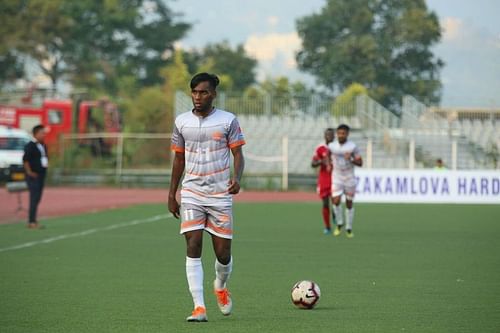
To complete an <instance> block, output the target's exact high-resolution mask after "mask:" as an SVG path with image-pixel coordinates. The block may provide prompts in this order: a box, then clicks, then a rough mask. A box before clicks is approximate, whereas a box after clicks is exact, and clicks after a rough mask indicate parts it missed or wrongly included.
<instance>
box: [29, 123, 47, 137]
mask: <svg viewBox="0 0 500 333" xmlns="http://www.w3.org/2000/svg"><path fill="white" fill-rule="evenodd" d="M44 128H45V127H44V126H43V125H36V126H35V127H33V129H32V130H31V131H32V132H33V135H36V134H37V133H38V132H40V131H41V130H43V129H44Z"/></svg>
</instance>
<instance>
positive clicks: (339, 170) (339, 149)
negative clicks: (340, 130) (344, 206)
mask: <svg viewBox="0 0 500 333" xmlns="http://www.w3.org/2000/svg"><path fill="white" fill-rule="evenodd" d="M328 149H330V154H331V158H332V163H333V173H332V176H333V179H335V181H337V180H338V181H342V180H345V179H349V178H354V164H353V163H352V162H351V161H350V160H347V159H346V158H345V157H344V154H345V153H351V156H352V157H357V156H359V149H358V147H357V146H356V144H355V143H354V142H352V141H349V140H347V141H346V142H344V144H342V145H341V144H340V143H339V142H338V140H335V141H333V142H332V143H330V144H329V145H328Z"/></svg>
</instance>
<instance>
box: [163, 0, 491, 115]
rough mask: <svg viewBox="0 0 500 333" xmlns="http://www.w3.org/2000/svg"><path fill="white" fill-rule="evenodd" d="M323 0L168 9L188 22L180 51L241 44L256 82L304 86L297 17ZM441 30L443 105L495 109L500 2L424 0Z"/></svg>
mask: <svg viewBox="0 0 500 333" xmlns="http://www.w3.org/2000/svg"><path fill="white" fill-rule="evenodd" d="M325 3H326V1H325V0H288V1H282V0H238V1H235V0H214V1H210V2H208V1H207V2H206V1H199V0H176V1H171V2H169V5H170V7H171V8H172V9H173V10H174V11H176V12H179V13H183V14H184V16H183V17H182V20H184V21H188V22H190V23H192V24H193V27H192V29H191V30H190V31H189V33H188V35H187V36H186V38H184V39H182V40H181V41H180V43H179V44H180V46H181V47H182V48H193V47H195V48H200V47H203V46H204V45H206V44H207V43H209V42H210V43H214V42H220V41H222V40H227V41H229V42H230V43H231V44H232V45H237V44H243V45H244V46H245V49H246V51H247V52H248V53H249V54H250V55H252V56H253V57H255V58H256V59H257V60H258V61H259V67H258V79H263V78H265V77H276V76H280V75H284V76H288V77H290V78H292V79H300V80H303V81H306V82H308V83H310V84H313V83H314V79H313V78H312V77H311V76H309V75H306V74H303V73H301V72H299V71H298V70H297V68H296V63H295V52H296V51H297V50H298V48H299V47H300V39H299V38H298V36H297V33H296V30H295V22H296V20H297V18H300V17H302V16H305V15H309V14H311V13H314V12H318V11H319V10H320V9H321V8H322V7H323V6H324V4H325ZM427 4H428V6H429V8H430V9H431V10H433V11H435V12H436V13H437V15H438V17H439V19H440V22H441V26H442V28H443V38H442V40H441V43H440V44H439V45H437V46H436V47H435V53H436V55H437V56H439V57H440V58H441V59H442V60H444V62H445V63H446V65H445V67H444V69H443V70H442V72H441V79H442V82H443V86H444V89H443V99H442V105H444V106H481V107H492V106H496V107H499V106H500V19H499V16H498V15H499V14H500V1H499V0H475V1H471V0H427Z"/></svg>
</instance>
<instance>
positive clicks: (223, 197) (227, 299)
mask: <svg viewBox="0 0 500 333" xmlns="http://www.w3.org/2000/svg"><path fill="white" fill-rule="evenodd" d="M218 84H219V79H218V78H217V76H215V75H213V74H208V73H200V74H197V75H195V76H194V77H193V78H192V79H191V84H190V86H191V98H192V100H193V105H194V108H193V109H192V110H191V111H188V112H186V113H183V114H181V115H179V116H178V117H177V118H176V119H175V126H174V132H173V135H172V150H173V151H174V152H175V157H174V162H173V166H172V177H171V182H170V192H169V195H168V209H169V211H170V212H171V213H172V214H173V215H174V216H175V217H176V218H179V217H181V226H180V227H181V228H180V229H181V234H184V236H185V238H186V247H187V251H186V252H187V253H186V276H187V280H188V285H189V291H190V292H191V296H192V298H193V303H194V311H193V312H192V313H191V315H190V316H188V317H187V318H186V320H187V321H190V322H203V321H207V312H206V308H205V300H204V295H203V267H202V263H201V252H202V243H203V231H207V232H208V233H209V234H210V235H211V236H212V244H213V248H214V252H215V257H216V260H215V281H214V284H213V286H214V293H215V295H216V298H217V305H218V306H219V309H220V310H221V312H222V314H224V315H229V314H230V313H231V310H232V306H233V303H232V300H231V296H230V294H229V291H228V289H227V286H226V283H227V281H228V279H229V276H230V274H231V271H232V267H233V259H232V256H231V240H232V238H233V214H232V197H233V195H234V194H237V193H238V192H239V191H240V179H241V176H242V174H243V169H244V164H245V161H244V158H243V152H242V148H241V147H242V146H243V145H244V144H245V140H244V138H243V134H242V132H241V129H240V125H239V123H238V120H237V119H236V117H235V116H234V114H232V113H229V112H226V111H223V110H220V109H217V108H215V107H214V106H213V101H214V99H215V97H216V96H217V92H216V87H217V85H218ZM230 154H232V155H233V158H234V171H233V175H232V177H231V169H230ZM184 171H185V174H184V180H183V182H182V190H181V204H180V205H179V203H178V202H177V199H176V192H177V188H178V186H179V182H180V180H181V178H182V175H183V173H184Z"/></svg>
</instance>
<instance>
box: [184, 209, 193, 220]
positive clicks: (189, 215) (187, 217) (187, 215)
mask: <svg viewBox="0 0 500 333" xmlns="http://www.w3.org/2000/svg"><path fill="white" fill-rule="evenodd" d="M192 220H194V211H193V210H192V209H186V210H184V221H192Z"/></svg>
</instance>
